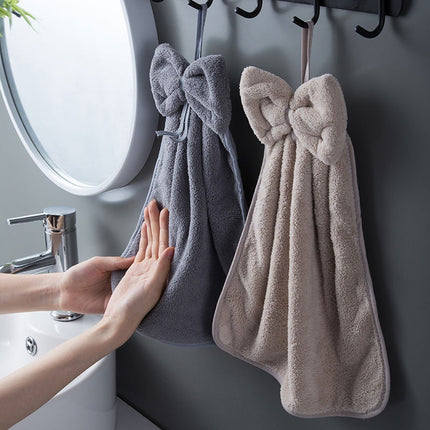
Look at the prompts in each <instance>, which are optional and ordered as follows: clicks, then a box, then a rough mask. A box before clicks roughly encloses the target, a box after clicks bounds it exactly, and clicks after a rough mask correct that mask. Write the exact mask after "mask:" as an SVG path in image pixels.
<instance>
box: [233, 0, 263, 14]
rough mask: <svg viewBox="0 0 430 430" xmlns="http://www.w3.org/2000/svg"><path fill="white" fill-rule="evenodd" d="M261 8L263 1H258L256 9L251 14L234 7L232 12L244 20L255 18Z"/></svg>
mask: <svg viewBox="0 0 430 430" xmlns="http://www.w3.org/2000/svg"><path fill="white" fill-rule="evenodd" d="M262 7H263V0H258V3H257V6H256V8H255V9H254V10H253V11H251V12H248V11H246V10H244V9H242V8H240V7H236V8H235V9H234V11H235V12H236V13H237V14H238V15H240V16H243V17H244V18H255V17H256V16H257V15H258V14H259V13H260V12H261V8H262Z"/></svg>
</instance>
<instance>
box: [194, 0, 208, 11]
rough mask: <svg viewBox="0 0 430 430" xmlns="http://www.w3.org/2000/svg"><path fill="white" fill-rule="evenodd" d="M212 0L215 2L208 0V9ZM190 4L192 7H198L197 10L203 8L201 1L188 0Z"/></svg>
mask: <svg viewBox="0 0 430 430" xmlns="http://www.w3.org/2000/svg"><path fill="white" fill-rule="evenodd" d="M212 2H213V0H208V1H207V2H206V7H207V8H208V9H209V8H210V7H211V5H212ZM188 5H189V6H191V7H193V8H194V9H197V10H201V8H202V5H201V3H197V2H195V1H193V0H188Z"/></svg>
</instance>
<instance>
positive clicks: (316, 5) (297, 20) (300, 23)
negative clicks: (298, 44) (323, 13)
mask: <svg viewBox="0 0 430 430" xmlns="http://www.w3.org/2000/svg"><path fill="white" fill-rule="evenodd" d="M319 17H320V2H319V0H314V16H313V17H312V22H313V23H314V24H316V23H317V21H318V18H319ZM293 22H294V24H297V25H298V26H299V27H302V28H308V24H306V22H305V21H303V20H302V19H300V18H297V16H295V17H294V18H293Z"/></svg>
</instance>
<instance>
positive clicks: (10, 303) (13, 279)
mask: <svg viewBox="0 0 430 430" xmlns="http://www.w3.org/2000/svg"><path fill="white" fill-rule="evenodd" d="M61 276H62V274H61V273H46V274H40V275H8V274H4V273H1V274H0V314H5V313H13V312H28V311H45V310H46V311H48V310H55V309H57V306H58V291H59V289H58V285H59V283H60V279H61Z"/></svg>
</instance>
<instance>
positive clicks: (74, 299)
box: [58, 257, 134, 314]
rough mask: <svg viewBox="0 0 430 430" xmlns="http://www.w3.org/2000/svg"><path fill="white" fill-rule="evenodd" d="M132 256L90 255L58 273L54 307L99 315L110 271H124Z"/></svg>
mask: <svg viewBox="0 0 430 430" xmlns="http://www.w3.org/2000/svg"><path fill="white" fill-rule="evenodd" d="M133 260H134V257H130V258H122V257H93V258H91V259H89V260H86V261H84V262H82V263H79V264H76V265H75V266H72V267H71V268H70V269H68V270H67V271H66V272H64V274H62V277H61V281H60V285H59V287H58V309H59V310H68V311H72V312H79V313H83V314H102V313H104V311H105V309H106V306H107V304H108V302H109V299H110V297H111V294H112V290H111V282H110V281H111V272H112V271H114V270H126V269H128V268H129V267H130V265H131V264H132V263H133Z"/></svg>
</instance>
